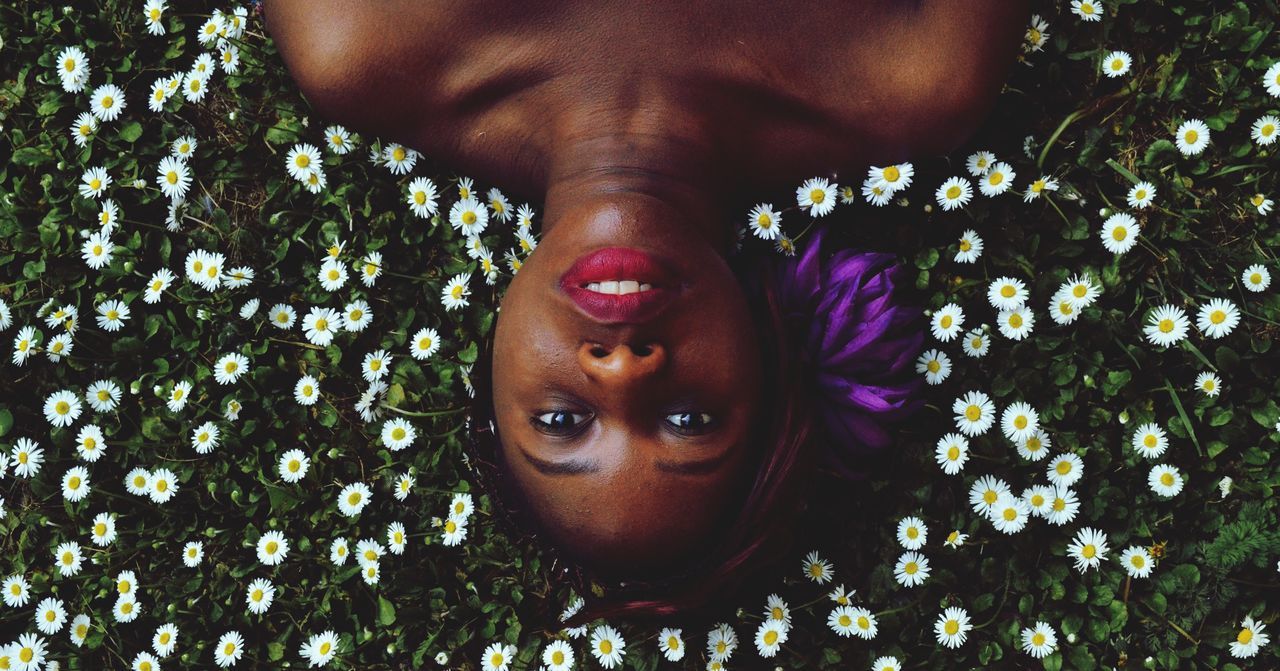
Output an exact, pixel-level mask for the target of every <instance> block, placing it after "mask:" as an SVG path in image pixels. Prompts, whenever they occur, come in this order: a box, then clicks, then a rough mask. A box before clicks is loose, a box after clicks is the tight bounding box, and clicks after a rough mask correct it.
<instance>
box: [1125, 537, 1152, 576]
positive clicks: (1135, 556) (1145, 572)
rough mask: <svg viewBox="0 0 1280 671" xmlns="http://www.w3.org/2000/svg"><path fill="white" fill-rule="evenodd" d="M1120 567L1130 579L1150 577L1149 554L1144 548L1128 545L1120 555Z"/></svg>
mask: <svg viewBox="0 0 1280 671" xmlns="http://www.w3.org/2000/svg"><path fill="white" fill-rule="evenodd" d="M1120 565H1121V566H1124V570H1125V572H1127V573H1128V574H1129V577H1130V578H1146V577H1148V576H1150V575H1151V553H1150V552H1147V549H1146V548H1144V547H1139V546H1137V545H1130V546H1129V547H1128V548H1126V549H1125V551H1124V552H1123V553H1121V554H1120Z"/></svg>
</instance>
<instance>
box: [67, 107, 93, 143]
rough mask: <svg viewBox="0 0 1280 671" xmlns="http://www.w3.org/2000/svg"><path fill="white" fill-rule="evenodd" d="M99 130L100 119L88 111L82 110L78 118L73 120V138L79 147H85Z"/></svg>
mask: <svg viewBox="0 0 1280 671" xmlns="http://www.w3.org/2000/svg"><path fill="white" fill-rule="evenodd" d="M97 130H98V119H97V117H95V116H93V115H92V114H90V113H88V112H81V113H80V116H78V117H76V120H75V121H73V122H71V139H72V140H73V141H75V143H76V146H77V147H83V146H85V145H87V144H89V138H91V137H93V134H94V133H95V132H96V131H97Z"/></svg>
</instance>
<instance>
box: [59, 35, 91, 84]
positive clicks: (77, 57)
mask: <svg viewBox="0 0 1280 671" xmlns="http://www.w3.org/2000/svg"><path fill="white" fill-rule="evenodd" d="M57 63H58V68H57V70H58V78H59V79H60V80H62V88H63V90H64V91H66V92H67V93H79V92H80V91H83V90H84V85H85V84H86V83H88V81H89V57H88V56H86V55H85V53H84V51H83V50H82V49H81V48H80V47H75V46H71V47H67V48H65V49H63V50H62V51H60V52H59V53H58V59H57Z"/></svg>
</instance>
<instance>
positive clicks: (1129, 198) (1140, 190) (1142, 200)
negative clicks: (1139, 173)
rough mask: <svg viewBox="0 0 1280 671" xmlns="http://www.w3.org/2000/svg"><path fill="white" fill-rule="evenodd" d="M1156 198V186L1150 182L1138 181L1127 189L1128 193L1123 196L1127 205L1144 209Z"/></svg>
mask: <svg viewBox="0 0 1280 671" xmlns="http://www.w3.org/2000/svg"><path fill="white" fill-rule="evenodd" d="M1155 199H1156V187H1155V185H1154V184H1152V183H1151V182H1138V183H1137V184H1134V185H1133V187H1132V188H1130V189H1129V193H1128V195H1126V196H1125V202H1127V203H1128V204H1129V207H1132V208H1136V209H1139V210H1141V209H1144V208H1146V207H1147V206H1148V205H1150V204H1151V203H1152V202H1154V201H1155Z"/></svg>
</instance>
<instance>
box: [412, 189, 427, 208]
mask: <svg viewBox="0 0 1280 671" xmlns="http://www.w3.org/2000/svg"><path fill="white" fill-rule="evenodd" d="M413 202H415V203H417V204H418V205H425V204H426V203H427V194H426V193H424V192H422V191H415V192H414V194H413Z"/></svg>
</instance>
